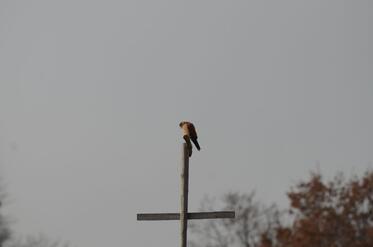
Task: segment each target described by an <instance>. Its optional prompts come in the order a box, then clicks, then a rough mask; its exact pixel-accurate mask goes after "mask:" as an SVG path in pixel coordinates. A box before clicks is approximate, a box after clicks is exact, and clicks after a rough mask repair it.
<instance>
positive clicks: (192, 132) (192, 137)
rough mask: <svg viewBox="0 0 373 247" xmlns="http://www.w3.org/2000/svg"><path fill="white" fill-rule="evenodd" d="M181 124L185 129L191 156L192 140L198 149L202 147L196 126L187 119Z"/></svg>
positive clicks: (184, 134)
mask: <svg viewBox="0 0 373 247" xmlns="http://www.w3.org/2000/svg"><path fill="white" fill-rule="evenodd" d="M179 126H180V128H181V129H182V131H183V138H184V140H185V141H186V143H187V144H188V149H189V156H191V155H192V144H191V143H190V141H192V142H193V143H194V145H195V146H196V148H197V150H198V151H199V150H200V149H201V148H200V146H199V144H198V141H197V139H198V136H197V132H196V128H194V125H193V124H192V123H190V122H186V121H183V122H181V123H180V124H179Z"/></svg>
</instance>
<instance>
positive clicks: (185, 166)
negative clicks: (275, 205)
mask: <svg viewBox="0 0 373 247" xmlns="http://www.w3.org/2000/svg"><path fill="white" fill-rule="evenodd" d="M182 161H183V162H182V167H181V182H180V194H181V195H180V213H160V214H152V213H146V214H137V220H139V221H143V220H180V235H181V238H180V240H181V245H180V246H181V247H187V228H188V220H196V219H223V218H234V217H235V212H234V211H216V212H194V213H189V212H188V186H189V182H188V181H189V152H188V147H187V144H186V143H184V144H183V158H182Z"/></svg>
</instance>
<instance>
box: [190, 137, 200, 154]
mask: <svg viewBox="0 0 373 247" xmlns="http://www.w3.org/2000/svg"><path fill="white" fill-rule="evenodd" d="M192 142H193V143H194V145H195V146H196V148H197V150H198V151H199V150H201V147H200V146H199V144H198V141H197V140H193V139H192Z"/></svg>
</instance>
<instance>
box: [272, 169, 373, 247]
mask: <svg viewBox="0 0 373 247" xmlns="http://www.w3.org/2000/svg"><path fill="white" fill-rule="evenodd" d="M288 197H289V199H290V203H291V211H290V213H293V214H294V222H293V224H292V225H291V226H288V227H279V228H278V229H277V239H276V240H277V243H276V244H273V246H277V247H285V246H286V247H313V246H319V247H323V246H325V247H326V246H328V247H371V246H373V172H367V173H365V175H364V176H363V177H361V178H358V177H354V178H353V179H351V180H349V181H345V179H343V177H342V176H341V175H340V176H336V177H335V178H334V179H333V180H332V181H330V182H328V183H325V182H323V180H322V176H321V175H320V174H317V173H316V174H312V176H311V178H310V180H309V181H306V182H301V183H299V184H298V185H297V186H296V187H295V188H293V189H292V190H291V191H290V192H289V193H288Z"/></svg>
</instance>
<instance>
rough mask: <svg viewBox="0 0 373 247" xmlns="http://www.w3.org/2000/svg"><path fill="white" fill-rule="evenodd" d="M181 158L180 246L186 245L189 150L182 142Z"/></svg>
mask: <svg viewBox="0 0 373 247" xmlns="http://www.w3.org/2000/svg"><path fill="white" fill-rule="evenodd" d="M182 156H183V158H182V164H181V181H180V241H181V242H180V247H187V231H188V186H189V150H188V145H187V144H186V143H183V155H182Z"/></svg>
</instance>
